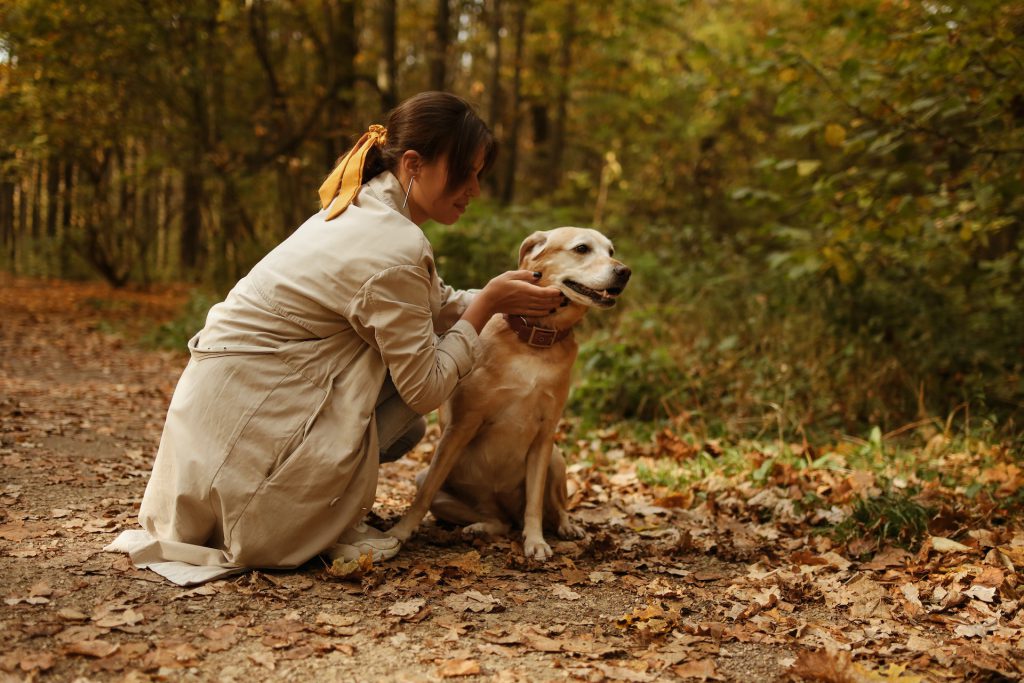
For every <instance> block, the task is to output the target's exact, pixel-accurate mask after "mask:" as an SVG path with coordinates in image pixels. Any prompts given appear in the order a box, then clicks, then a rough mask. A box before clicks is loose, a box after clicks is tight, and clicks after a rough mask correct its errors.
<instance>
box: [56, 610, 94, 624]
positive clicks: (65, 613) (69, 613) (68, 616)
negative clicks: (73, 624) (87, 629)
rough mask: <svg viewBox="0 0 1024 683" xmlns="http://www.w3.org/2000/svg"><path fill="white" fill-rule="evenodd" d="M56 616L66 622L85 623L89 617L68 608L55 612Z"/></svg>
mask: <svg viewBox="0 0 1024 683" xmlns="http://www.w3.org/2000/svg"><path fill="white" fill-rule="evenodd" d="M57 616H58V617H60V618H61V619H64V620H66V621H87V620H88V619H89V616H88V615H86V614H83V613H82V612H79V611H78V610H76V609H71V608H70V607H62V608H61V609H59V610H57Z"/></svg>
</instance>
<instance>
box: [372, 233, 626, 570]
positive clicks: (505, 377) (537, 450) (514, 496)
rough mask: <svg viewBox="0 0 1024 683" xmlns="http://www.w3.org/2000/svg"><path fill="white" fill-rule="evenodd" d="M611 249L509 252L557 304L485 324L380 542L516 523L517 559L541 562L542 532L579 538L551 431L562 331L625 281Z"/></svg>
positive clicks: (567, 350) (540, 245) (556, 242)
mask: <svg viewBox="0 0 1024 683" xmlns="http://www.w3.org/2000/svg"><path fill="white" fill-rule="evenodd" d="M614 253H615V250H614V248H613V247H612V243H611V241H610V240H609V239H608V238H607V237H605V236H604V235H602V234H601V233H599V232H597V231H596V230H589V229H584V228H557V229H555V230H549V231H546V232H536V233H534V234H532V235H530V236H529V237H528V238H527V239H526V241H524V242H523V244H522V246H521V247H520V249H519V267H520V268H521V269H524V270H532V271H539V272H541V273H542V276H541V279H540V281H539V283H538V284H540V285H548V286H554V287H558V288H559V289H561V290H562V293H563V294H564V296H565V299H563V302H562V306H561V307H560V308H559V309H557V310H556V312H555V313H553V314H551V315H548V316H545V317H542V318H520V317H508V316H495V317H494V318H492V319H491V320H490V321H489V322H488V323H487V326H486V327H485V328H484V330H483V332H482V333H481V335H480V342H481V346H482V349H481V351H482V353H481V354H480V356H479V358H480V360H479V361H478V363H477V366H476V367H475V368H474V369H473V371H472V372H471V373H470V374H469V376H467V377H466V378H465V379H464V380H463V381H462V382H460V383H459V385H458V387H457V388H456V390H455V392H454V393H453V394H452V397H451V398H450V399H449V400H448V402H447V403H446V404H445V405H444V406H443V407H442V408H441V412H440V417H441V424H442V426H443V433H442V435H441V441H440V443H439V444H438V448H437V452H436V454H435V455H434V459H433V461H432V462H431V463H430V467H429V469H428V470H426V471H425V472H424V473H421V474H420V476H418V477H417V479H416V482H417V485H418V490H417V492H416V498H415V499H414V500H413V503H412V506H411V507H410V508H409V510H408V511H407V512H406V514H405V515H404V516H403V517H402V519H401V521H399V522H398V524H396V525H395V526H394V527H392V529H391V530H390V531H388V533H389V534H390V535H392V536H394V537H396V538H398V539H400V540H402V541H404V540H406V539H408V538H409V536H410V535H411V534H412V532H413V531H415V529H416V527H417V526H419V523H420V522H421V521H422V520H423V517H424V516H425V515H426V513H427V510H428V508H429V509H430V510H431V511H432V512H433V513H434V516H435V517H438V518H439V519H444V520H447V521H449V522H453V523H455V524H461V525H465V529H464V531H466V532H467V533H480V534H491V535H501V534H505V533H508V531H509V528H510V523H511V524H515V523H517V522H519V521H520V520H521V521H522V527H523V550H524V551H525V553H526V556H527V557H531V558H535V559H540V560H544V559H547V558H548V557H550V556H551V554H552V553H551V546H549V545H548V544H547V542H546V541H545V540H544V532H543V525H544V522H547V523H548V525H549V526H553V527H554V528H555V529H556V530H557V532H558V535H559V536H560V537H562V538H579V537H581V536H582V535H583V530H582V529H581V528H580V527H578V526H577V525H575V524H574V523H573V522H572V520H570V519H569V514H568V512H567V511H566V499H567V494H566V483H565V460H564V459H563V457H562V454H561V452H560V451H558V449H557V448H555V445H554V439H555V428H556V427H557V425H558V420H559V418H560V417H561V414H562V408H563V407H564V406H565V400H566V398H567V397H568V395H569V379H570V371H571V369H572V364H573V361H575V360H576V351H577V345H576V340H575V339H574V338H573V334H572V328H573V326H574V325H575V324H576V323H578V322H579V321H580V320H581V319H582V318H583V316H584V314H585V313H586V312H587V310H588V309H590V308H610V307H612V306H614V305H615V300H616V297H618V296H619V294H621V293H622V290H623V288H624V287H625V286H626V283H627V282H628V281H629V276H630V270H629V268H627V267H626V266H625V265H623V264H622V263H621V262H619V261H617V260H615V258H613V255H614Z"/></svg>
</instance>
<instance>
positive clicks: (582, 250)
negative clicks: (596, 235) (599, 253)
mask: <svg viewBox="0 0 1024 683" xmlns="http://www.w3.org/2000/svg"><path fill="white" fill-rule="evenodd" d="M572 250H573V251H575V252H576V253H577V254H586V253H587V252H588V251H590V247H588V246H587V245H585V244H577V245H576V246H575V247H573V248H572Z"/></svg>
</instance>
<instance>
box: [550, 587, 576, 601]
mask: <svg viewBox="0 0 1024 683" xmlns="http://www.w3.org/2000/svg"><path fill="white" fill-rule="evenodd" d="M551 592H552V593H554V595H555V597H556V598H561V599H562V600H579V599H580V598H581V597H583V596H582V595H580V594H579V593H577V592H576V591H574V590H573V589H571V588H569V587H568V586H566V585H564V584H556V585H554V586H553V587H552V588H551Z"/></svg>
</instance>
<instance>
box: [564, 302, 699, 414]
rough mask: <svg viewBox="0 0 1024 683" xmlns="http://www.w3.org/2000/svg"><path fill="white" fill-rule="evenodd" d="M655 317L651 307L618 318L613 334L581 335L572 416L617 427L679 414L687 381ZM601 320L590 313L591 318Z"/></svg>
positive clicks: (657, 315)
mask: <svg viewBox="0 0 1024 683" xmlns="http://www.w3.org/2000/svg"><path fill="white" fill-rule="evenodd" d="M627 291H628V288H627ZM660 314H661V311H660V310H658V309H657V308H656V307H651V308H639V309H636V310H633V311H631V312H630V313H629V315H626V316H623V317H622V318H621V319H620V320H619V324H618V326H617V327H616V328H615V329H613V330H612V329H601V330H597V331H590V330H584V331H583V332H581V333H580V337H581V343H580V352H579V359H578V361H577V366H576V374H577V378H576V380H575V382H574V383H573V386H572V390H571V394H570V397H569V411H570V412H571V413H573V414H576V415H580V416H582V417H583V418H584V419H589V420H592V421H598V420H600V421H611V422H618V421H621V420H653V419H657V418H666V417H670V416H672V415H675V414H677V413H678V412H679V409H680V407H681V406H682V405H683V404H684V401H683V397H682V396H681V395H680V394H681V392H682V391H683V390H684V389H685V385H686V376H685V374H684V373H683V372H682V370H681V369H680V368H679V366H678V365H677V364H676V362H675V359H674V358H673V356H672V354H671V352H670V350H669V349H670V346H669V343H668V342H669V341H670V339H669V338H668V335H667V332H666V330H665V328H664V327H663V326H662V324H661V323H660V320H661V318H660ZM601 315H602V313H601V312H595V313H593V314H592V317H598V316H601ZM589 322H592V323H600V322H603V321H599V320H598V321H593V320H592V321H589Z"/></svg>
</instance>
